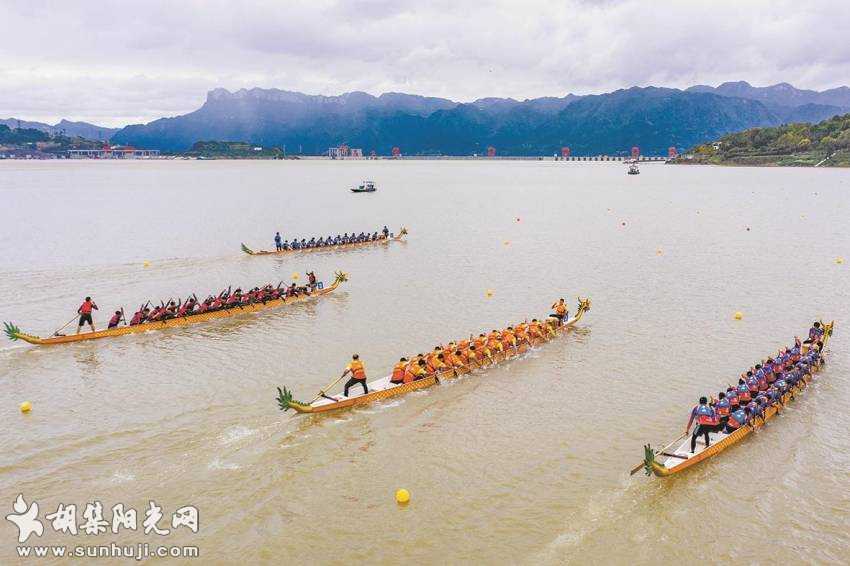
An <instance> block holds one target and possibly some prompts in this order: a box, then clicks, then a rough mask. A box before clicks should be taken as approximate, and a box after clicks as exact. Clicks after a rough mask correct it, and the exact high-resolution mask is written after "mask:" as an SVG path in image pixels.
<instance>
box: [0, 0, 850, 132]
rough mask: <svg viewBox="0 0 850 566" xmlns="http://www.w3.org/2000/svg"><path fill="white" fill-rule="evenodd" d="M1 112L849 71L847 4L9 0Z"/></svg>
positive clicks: (461, 93)
mask: <svg viewBox="0 0 850 566" xmlns="http://www.w3.org/2000/svg"><path fill="white" fill-rule="evenodd" d="M4 10H5V14H4V35H3V38H2V39H0V61H2V65H0V117H5V116H7V115H14V116H20V117H23V118H28V119H40V120H48V121H49V120H55V119H58V118H61V117H65V118H69V119H83V120H90V121H95V122H99V123H104V124H107V125H121V124H124V123H127V122H130V121H147V120H152V119H155V118H158V117H160V116H163V115H174V114H179V113H184V112H187V111H191V110H193V109H195V108H197V107H198V106H199V105H200V104H201V103H202V101H203V99H204V97H205V94H206V91H207V90H210V89H212V88H216V87H224V88H228V89H231V90H235V89H239V88H250V87H254V86H259V87H267V88H268V87H276V88H282V89H287V90H301V91H304V92H308V93H317V94H339V93H342V92H346V91H351V90H365V91H367V92H371V93H373V94H379V93H380V92H383V91H403V92H411V93H417V94H424V95H431V96H444V97H448V98H452V99H455V100H472V99H475V98H480V97H487V96H509V97H513V98H517V99H523V98H532V97H537V96H563V95H564V94H566V93H568V92H575V93H592V92H602V91H607V90H612V89H616V88H622V87H629V86H632V85H648V84H656V85H663V86H674V87H685V86H689V85H691V84H695V83H707V84H717V83H719V82H723V81H726V80H741V79H743V80H748V81H750V82H752V83H754V84H758V85H765V84H773V83H776V82H781V81H787V82H790V83H792V84H794V85H795V86H798V87H805V88H818V89H821V88H828V87H832V86H838V85H840V84H844V83H847V82H848V79H847V77H850V42H847V41H846V38H847V37H848V36H850V3H836V2H827V1H814V2H808V3H806V4H805V5H802V4H801V3H799V2H792V1H790V0H776V1H773V2H768V1H766V0H753V1H750V2H745V3H743V2H733V1H728V0H726V1H712V2H709V1H694V2H687V3H686V2H647V1H646V0H643V1H637V0H616V1H577V0H576V1H566V2H564V1H560V2H549V1H542V0H529V1H526V2H510V1H502V2H475V3H471V2H466V3H464V2H449V1H445V0H440V1H439V2H425V1H420V2H410V1H391V0H374V1H367V2H352V1H347V2H346V1H331V0H316V1H311V2H306V1H290V2H273V1H266V2H263V1H247V2H232V1H231V2H228V1H224V0H210V1H200V0H193V1H188V2H166V1H163V0H148V1H147V2H146V3H145V9H144V10H134V9H129V8H128V4H126V3H124V2H103V1H101V2H86V3H51V4H50V5H49V6H48V7H44V5H40V4H37V3H33V2H29V1H22V2H5V3H4Z"/></svg>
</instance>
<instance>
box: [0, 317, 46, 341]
mask: <svg viewBox="0 0 850 566" xmlns="http://www.w3.org/2000/svg"><path fill="white" fill-rule="evenodd" d="M3 332H5V333H6V336H8V337H9V340H23V341H24V342H29V343H30V344H41V338H39V337H38V336H34V335H32V334H27V333H26V332H23V331H22V330H21V329H20V328H18V327H17V326H15V325H14V324H13V323H11V322H4V323H3Z"/></svg>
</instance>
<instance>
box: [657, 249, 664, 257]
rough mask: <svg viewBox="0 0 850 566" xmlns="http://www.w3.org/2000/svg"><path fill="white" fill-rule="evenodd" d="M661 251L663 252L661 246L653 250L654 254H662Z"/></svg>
mask: <svg viewBox="0 0 850 566" xmlns="http://www.w3.org/2000/svg"><path fill="white" fill-rule="evenodd" d="M663 253H664V252H663V251H661V248H658V249H657V250H655V255H661V254H663Z"/></svg>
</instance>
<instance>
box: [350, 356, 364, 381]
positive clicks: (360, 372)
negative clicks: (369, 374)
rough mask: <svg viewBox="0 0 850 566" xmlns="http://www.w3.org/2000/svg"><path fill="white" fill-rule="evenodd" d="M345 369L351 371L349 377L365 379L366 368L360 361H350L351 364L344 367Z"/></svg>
mask: <svg viewBox="0 0 850 566" xmlns="http://www.w3.org/2000/svg"><path fill="white" fill-rule="evenodd" d="M345 369H347V370H349V371H351V377H353V378H354V379H359V380H365V379H366V367H365V366H364V365H363V362H361V361H360V360H351V363H350V364H348V365H347V366H345Z"/></svg>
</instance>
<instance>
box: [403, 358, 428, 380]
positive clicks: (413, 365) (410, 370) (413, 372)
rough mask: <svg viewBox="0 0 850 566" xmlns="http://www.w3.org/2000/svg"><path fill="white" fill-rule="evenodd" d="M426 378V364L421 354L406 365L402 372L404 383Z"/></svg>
mask: <svg viewBox="0 0 850 566" xmlns="http://www.w3.org/2000/svg"><path fill="white" fill-rule="evenodd" d="M427 376H428V364H427V362H426V361H425V359H424V357H423V356H422V354H419V356H417V358H416V359H415V360H413V361H412V362H410V363H409V364H407V367H406V368H405V370H404V383H410V382H412V381H417V380H419V379H425V378H426V377H427Z"/></svg>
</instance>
